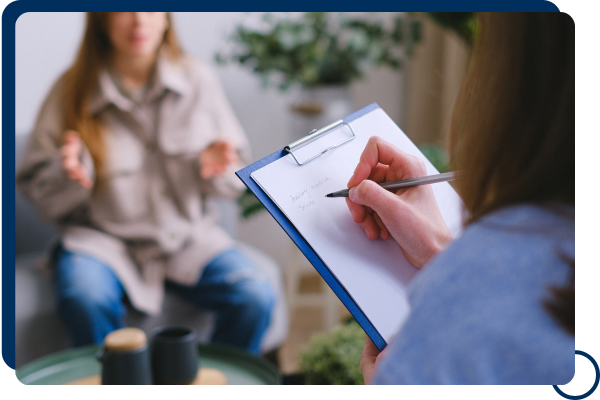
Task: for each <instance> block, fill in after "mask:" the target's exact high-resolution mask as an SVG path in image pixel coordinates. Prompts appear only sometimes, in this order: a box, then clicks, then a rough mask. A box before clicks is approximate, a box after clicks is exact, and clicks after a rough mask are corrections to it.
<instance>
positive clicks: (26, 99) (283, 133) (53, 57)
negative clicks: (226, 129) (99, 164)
mask: <svg viewBox="0 0 600 400" xmlns="http://www.w3.org/2000/svg"><path fill="white" fill-rule="evenodd" d="M251 17H252V16H251V15H247V14H246V13H197V12H195V13H183V12H180V13H177V12H176V13H173V19H174V24H175V28H176V32H177V34H178V36H179V40H180V42H181V44H182V46H183V49H184V51H186V52H187V53H188V54H191V55H193V56H195V57H197V58H199V59H201V60H203V61H205V62H206V63H208V64H210V65H212V66H213V68H214V69H215V70H216V72H217V74H218V76H219V77H220V79H221V83H222V85H223V87H224V89H225V92H226V94H227V96H228V98H229V101H230V103H231V105H232V107H233V109H234V111H235V113H236V114H237V116H238V118H239V120H240V122H241V123H242V125H243V126H244V128H245V130H246V133H247V135H248V138H249V140H250V143H251V146H252V154H253V159H254V160H257V159H259V158H262V157H264V156H266V155H268V154H270V153H272V152H273V151H275V150H277V149H280V148H281V147H283V146H284V145H286V144H288V143H289V142H290V141H291V140H290V137H291V136H290V113H289V107H290V104H291V102H292V101H293V100H294V98H295V96H296V93H295V92H294V91H293V90H292V91H290V92H288V93H281V92H279V91H277V90H276V89H274V88H270V89H264V88H262V87H261V85H260V81H259V79H258V77H256V76H255V75H253V74H252V73H251V72H250V71H248V70H247V69H245V68H243V67H241V66H238V65H233V64H230V65H227V66H219V65H216V63H215V61H214V55H215V53H216V52H217V51H220V50H222V49H223V47H224V46H225V44H226V42H227V36H228V34H229V33H231V32H232V31H233V30H234V28H235V26H236V25H237V24H239V23H240V22H242V21H244V20H247V19H248V18H251ZM84 20H85V15H84V13H59V12H49V13H39V12H33V13H26V14H23V15H22V16H21V17H20V18H19V19H18V21H17V24H16V77H15V78H16V99H15V101H16V104H15V108H16V114H15V122H16V134H17V135H27V134H28V133H29V132H30V131H31V130H32V128H33V126H34V124H35V118H36V115H37V112H38V110H39V108H40V106H41V104H42V102H43V100H44V98H45V96H46V94H47V93H48V91H49V90H50V87H51V85H52V84H53V82H54V81H55V80H56V79H57V78H58V77H59V76H60V74H61V73H62V72H64V70H65V69H66V68H67V67H68V66H69V65H70V64H71V62H72V61H73V59H74V57H75V53H76V51H77V48H78V45H79V42H80V40H81V36H82V34H83V28H84ZM422 20H423V25H422V26H423V29H422V41H421V43H420V44H418V45H417V47H416V48H415V54H414V56H413V57H412V58H411V59H410V61H409V63H408V65H407V68H405V69H404V70H403V71H401V72H395V71H392V70H390V69H387V68H377V69H374V70H370V71H368V72H367V74H366V75H365V78H364V79H363V80H362V81H359V82H357V83H354V84H352V86H351V94H352V100H353V102H354V105H355V107H356V108H357V109H358V108H361V107H363V106H365V105H367V104H370V103H372V102H374V101H375V102H377V103H378V104H379V105H380V106H381V107H382V108H383V109H384V110H385V111H386V112H387V113H388V114H389V115H390V117H391V118H392V119H393V120H394V121H396V123H397V124H398V125H399V126H400V127H401V128H402V129H403V130H404V131H405V132H406V133H407V134H408V136H409V137H411V139H412V140H413V141H414V142H415V143H417V144H423V143H443V141H444V137H445V134H446V132H447V127H448V118H449V116H450V112H451V109H452V106H453V103H454V99H455V97H456V94H457V91H458V87H459V85H460V81H461V78H462V74H463V73H464V68H465V65H466V60H467V57H468V51H467V49H466V47H465V46H464V45H463V44H462V43H461V42H460V40H459V39H457V38H456V37H455V36H454V35H453V34H452V33H449V32H447V31H445V30H443V29H442V28H440V27H439V26H437V25H435V24H434V23H432V22H431V21H430V20H429V19H427V18H426V17H424V16H423V18H422ZM315 128H317V127H315ZM307 133H308V132H307ZM257 232H260V234H258V235H257ZM238 234H239V235H238V236H239V239H240V240H242V241H245V242H247V243H250V244H252V245H255V246H257V247H259V248H261V249H262V250H264V251H266V252H268V253H270V254H271V255H272V256H273V257H274V258H275V259H277V261H279V262H280V263H282V264H285V262H286V259H287V257H288V254H289V248H290V246H291V245H292V244H291V241H290V240H289V239H288V238H287V236H286V235H284V234H283V233H282V231H281V228H280V227H279V226H278V225H277V224H276V223H275V222H274V221H273V219H272V218H271V217H270V216H269V215H268V214H267V213H264V212H263V213H259V214H257V215H256V216H254V217H252V218H250V219H248V220H240V222H239V225H238Z"/></svg>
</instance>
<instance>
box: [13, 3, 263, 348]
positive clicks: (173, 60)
mask: <svg viewBox="0 0 600 400" xmlns="http://www.w3.org/2000/svg"><path fill="white" fill-rule="evenodd" d="M248 148H249V146H248V143H247V140H246V138H245V135H244V133H243V131H242V128H241V127H240V124H239V123H238V121H237V119H236V117H235V116H234V114H233V112H232V110H231V108H230V106H229V105H228V103H227V100H226V99H225V96H224V94H223V91H222V89H221V87H220V85H219V83H218V81H217V79H216V77H215V76H214V75H213V73H212V72H211V71H210V70H209V69H208V68H207V67H206V66H205V65H204V64H202V63H201V62H199V61H196V60H194V59H192V58H191V57H188V56H185V55H184V54H182V52H181V51H180V49H179V45H178V43H177V40H176V37H175V33H174V29H173V23H172V20H171V17H170V15H169V14H168V13H137V12H123V13H88V14H87V23H86V27H85V33H84V38H83V41H82V43H81V46H80V49H79V53H78V55H77V57H76V59H75V62H74V63H73V65H72V66H71V67H70V68H69V69H68V70H67V72H66V73H65V74H64V75H63V76H62V77H61V78H60V79H59V80H58V82H57V83H56V84H55V85H54V87H53V88H52V90H51V92H50V94H49V95H48V97H47V99H46V101H45V103H44V105H43V107H42V109H41V111H40V113H39V117H38V120H37V123H36V125H35V129H34V131H33V134H32V135H31V138H30V141H29V143H28V147H27V150H26V154H25V156H24V160H23V163H22V165H21V166H20V168H19V171H18V174H17V185H18V187H19V188H20V189H21V190H22V191H23V193H25V195H27V196H28V197H29V198H30V199H31V200H32V201H33V202H34V203H35V204H36V205H37V207H38V208H39V211H40V213H41V214H42V215H43V216H44V217H45V218H46V219H47V220H50V221H53V222H55V223H56V224H58V226H59V227H60V231H61V237H60V245H59V246H58V247H57V249H56V251H54V255H53V266H54V274H55V281H56V292H57V297H58V308H59V313H60V316H61V317H62V319H63V320H64V322H65V323H66V326H67V328H68V331H69V333H70V335H71V337H72V340H73V344H74V345H76V346H80V345H85V344H91V343H100V342H102V340H103V338H104V336H105V335H106V334H108V333H109V332H111V331H113V330H115V329H117V328H120V327H123V326H124V315H125V307H124V305H123V298H124V297H125V296H126V297H127V298H128V299H129V301H130V302H131V304H132V305H133V306H134V307H135V308H136V309H138V310H140V311H143V312H146V313H150V314H157V313H159V312H160V310H161V304H162V299H163V295H164V290H165V289H164V287H165V282H167V284H168V286H170V287H171V288H172V289H173V290H174V291H176V292H177V293H179V294H180V295H181V296H182V297H183V298H185V299H187V300H188V301H190V302H193V303H195V304H197V305H198V306H200V307H203V308H206V309H210V310H214V311H215V312H216V314H217V319H216V328H215V331H214V334H213V337H212V341H214V342H218V343H225V344H230V345H234V346H238V347H242V348H245V349H247V350H249V351H251V352H254V353H257V352H258V351H259V344H260V341H261V338H262V336H263V334H264V332H265V330H266V328H267V326H268V325H269V318H270V312H271V309H272V307H273V305H274V294H273V290H272V288H271V287H270V286H269V284H268V283H267V280H266V277H264V276H262V275H261V273H260V272H259V270H258V269H257V268H256V266H254V265H252V263H251V262H250V261H249V260H248V259H247V258H246V257H245V256H244V255H243V254H242V253H241V252H240V251H238V250H237V249H236V248H235V247H234V241H233V239H231V238H230V237H229V236H228V235H227V233H226V232H225V231H224V230H223V229H222V228H220V227H219V226H218V225H217V222H216V216H215V215H214V214H213V212H212V211H211V209H210V208H209V207H208V206H207V199H208V197H209V196H212V195H221V196H229V197H235V196H237V195H238V194H239V193H240V190H241V189H242V188H243V185H241V183H240V182H239V180H238V179H237V178H236V177H235V175H234V174H233V171H235V170H236V169H237V168H240V167H241V166H242V162H243V161H247V160H248V156H249V155H248V150H249V149H248Z"/></svg>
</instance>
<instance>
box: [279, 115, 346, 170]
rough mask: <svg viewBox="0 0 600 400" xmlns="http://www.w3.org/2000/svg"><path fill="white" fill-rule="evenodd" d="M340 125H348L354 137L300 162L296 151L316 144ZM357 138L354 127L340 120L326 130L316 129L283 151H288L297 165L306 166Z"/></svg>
mask: <svg viewBox="0 0 600 400" xmlns="http://www.w3.org/2000/svg"><path fill="white" fill-rule="evenodd" d="M340 125H346V126H347V127H348V128H349V129H350V132H352V136H351V137H349V138H348V139H346V140H344V141H342V142H340V143H338V144H334V145H333V146H330V147H328V148H326V149H325V150H323V151H322V152H320V153H319V154H316V155H314V156H312V157H311V158H309V159H308V160H304V161H303V162H300V161H299V160H298V159H297V158H296V155H295V154H294V150H298V149H299V148H301V147H304V146H306V145H307V144H309V143H312V142H314V141H315V140H317V139H319V138H321V137H323V136H325V135H326V134H327V133H330V132H331V131H332V130H334V129H335V128H337V127H339V126H340ZM355 137H356V134H355V133H354V129H352V126H350V124H349V123H347V122H344V121H343V120H339V121H336V122H334V123H333V124H330V125H327V126H326V127H324V128H321V129H314V130H313V131H311V132H310V133H309V134H308V136H305V137H303V138H302V139H300V140H296V141H295V142H294V143H292V144H290V145H288V146H285V147H284V148H283V149H284V150H285V151H287V152H288V153H290V154H291V155H292V157H294V160H295V161H296V164H298V165H304V164H306V163H308V162H309V161H312V160H314V159H315V158H317V157H320V156H322V155H323V154H325V153H327V152H328V151H329V150H333V149H335V148H336V147H339V146H341V145H343V144H344V143H347V142H349V141H350V140H352V139H354V138H355Z"/></svg>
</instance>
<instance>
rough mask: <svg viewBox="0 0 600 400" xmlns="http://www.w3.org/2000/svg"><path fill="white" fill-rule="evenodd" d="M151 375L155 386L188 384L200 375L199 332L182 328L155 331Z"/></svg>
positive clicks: (166, 328) (152, 345)
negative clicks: (197, 338) (197, 342)
mask: <svg viewBox="0 0 600 400" xmlns="http://www.w3.org/2000/svg"><path fill="white" fill-rule="evenodd" d="M151 353H152V374H153V377H154V384H156V385H187V384H190V383H192V382H193V381H194V379H196V375H197V374H198V367H199V363H198V348H197V345H196V332H194V330H193V329H190V328H186V327H183V326H166V327H159V328H157V329H155V330H154V331H153V335H152V343H151Z"/></svg>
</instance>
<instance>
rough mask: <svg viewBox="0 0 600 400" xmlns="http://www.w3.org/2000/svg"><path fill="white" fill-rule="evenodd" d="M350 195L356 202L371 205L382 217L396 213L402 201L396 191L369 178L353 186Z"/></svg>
mask: <svg viewBox="0 0 600 400" xmlns="http://www.w3.org/2000/svg"><path fill="white" fill-rule="evenodd" d="M348 197H349V198H350V200H352V201H353V202H354V203H356V204H360V205H363V206H367V207H370V208H371V209H373V211H375V212H376V213H377V214H379V216H380V217H384V216H389V215H393V214H396V213H397V212H398V206H399V203H401V201H400V199H399V198H398V196H396V195H395V194H394V193H392V192H390V191H388V190H385V189H384V188H382V187H381V186H379V185H378V184H377V183H375V182H373V181H371V180H368V179H365V180H364V181H362V182H361V183H360V184H358V185H357V186H355V187H353V188H351V189H350V191H349V193H348Z"/></svg>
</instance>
